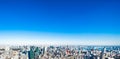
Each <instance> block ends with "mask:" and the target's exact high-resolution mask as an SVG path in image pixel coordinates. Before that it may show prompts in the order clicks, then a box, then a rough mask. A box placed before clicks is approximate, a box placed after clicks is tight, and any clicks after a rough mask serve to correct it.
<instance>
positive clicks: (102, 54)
mask: <svg viewBox="0 0 120 59" xmlns="http://www.w3.org/2000/svg"><path fill="white" fill-rule="evenodd" d="M0 59H120V46H69V45H66V46H0Z"/></svg>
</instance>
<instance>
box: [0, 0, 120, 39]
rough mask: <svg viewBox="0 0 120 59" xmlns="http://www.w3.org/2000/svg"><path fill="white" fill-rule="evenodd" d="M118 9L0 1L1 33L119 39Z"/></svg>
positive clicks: (108, 4)
mask: <svg viewBox="0 0 120 59" xmlns="http://www.w3.org/2000/svg"><path fill="white" fill-rule="evenodd" d="M119 7H120V1H119V0H0V32H3V33H4V32H5V33H16V32H17V33H18V34H19V33H20V32H22V33H24V32H25V31H27V34H26V35H28V34H29V33H33V32H37V33H39V34H41V33H50V35H52V34H54V35H56V34H58V36H64V35H67V36H75V35H82V34H84V35H85V36H86V35H88V34H89V35H99V36H103V37H104V36H109V35H110V36H111V35H112V36H113V37H114V36H119V35H120V8H119ZM18 34H17V35H18ZM34 34H35V35H36V33H34ZM1 35H2V34H1ZM13 36H14V35H13ZM92 37H94V36H92ZM113 39H114V40H120V38H117V39H116V37H114V38H113ZM38 40H40V39H38ZM62 40H64V39H62ZM69 40H74V39H69ZM79 40H80V39H79ZM85 40H89V39H85ZM96 40H98V39H97V38H96Z"/></svg>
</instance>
